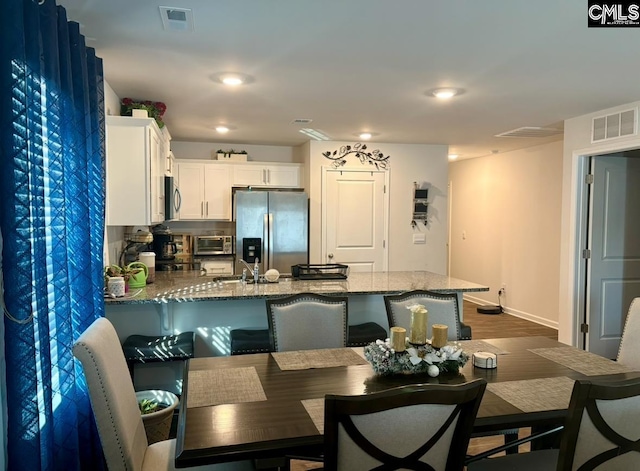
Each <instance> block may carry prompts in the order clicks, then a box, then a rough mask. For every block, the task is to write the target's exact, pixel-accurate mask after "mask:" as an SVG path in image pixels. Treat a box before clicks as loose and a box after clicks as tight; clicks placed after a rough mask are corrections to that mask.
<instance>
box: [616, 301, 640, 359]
mask: <svg viewBox="0 0 640 471" xmlns="http://www.w3.org/2000/svg"><path fill="white" fill-rule="evenodd" d="M618 361H619V362H620V363H624V364H625V365H627V366H628V367H630V368H634V369H636V370H638V371H640V298H635V299H634V300H633V301H631V305H630V306H629V312H628V313H627V320H626V321H625V322H624V329H623V330H622V338H621V339H620V348H619V349H618Z"/></svg>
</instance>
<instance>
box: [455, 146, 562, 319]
mask: <svg viewBox="0 0 640 471" xmlns="http://www.w3.org/2000/svg"><path fill="white" fill-rule="evenodd" d="M449 180H450V182H451V190H452V191H451V195H452V196H451V276H453V277H456V278H461V279H463V280H469V281H474V282H476V283H481V284H484V285H488V286H489V287H490V288H491V291H489V292H488V293H474V294H473V295H472V296H468V298H469V299H470V300H474V301H477V302H479V303H481V304H485V303H490V304H496V303H497V301H498V297H497V292H498V289H500V287H501V286H502V284H503V283H505V284H506V290H505V292H506V295H505V296H504V297H503V299H502V301H503V306H505V308H506V309H505V310H506V312H509V313H511V314H514V315H517V316H519V317H523V318H525V319H529V320H532V321H535V322H539V323H541V324H544V325H547V326H550V327H556V328H557V326H558V296H559V287H558V286H559V261H558V260H559V254H560V209H561V208H560V205H559V201H560V199H561V194H562V142H553V143H550V144H544V145H540V146H536V147H531V148H528V149H524V150H519V151H513V152H508V153H504V154H497V155H491V156H488V157H481V158H477V159H469V160H462V161H459V162H453V163H451V164H450V166H449Z"/></svg>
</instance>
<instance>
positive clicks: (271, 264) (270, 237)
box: [269, 213, 274, 268]
mask: <svg viewBox="0 0 640 471" xmlns="http://www.w3.org/2000/svg"><path fill="white" fill-rule="evenodd" d="M273 265H274V262H273V213H269V268H271V267H272V266H273Z"/></svg>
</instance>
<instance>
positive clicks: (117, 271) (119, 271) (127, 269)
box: [104, 264, 143, 292]
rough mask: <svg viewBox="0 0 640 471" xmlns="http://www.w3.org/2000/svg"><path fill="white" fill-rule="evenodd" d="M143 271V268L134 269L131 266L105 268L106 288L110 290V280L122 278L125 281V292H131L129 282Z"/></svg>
mask: <svg viewBox="0 0 640 471" xmlns="http://www.w3.org/2000/svg"><path fill="white" fill-rule="evenodd" d="M141 271H143V268H141V267H132V266H130V264H129V265H124V266H122V267H121V266H119V265H109V266H107V267H105V268H104V286H105V288H108V286H109V278H115V277H122V278H123V279H124V290H125V292H127V291H129V280H130V279H131V277H132V276H133V275H136V274H138V273H140V272H141Z"/></svg>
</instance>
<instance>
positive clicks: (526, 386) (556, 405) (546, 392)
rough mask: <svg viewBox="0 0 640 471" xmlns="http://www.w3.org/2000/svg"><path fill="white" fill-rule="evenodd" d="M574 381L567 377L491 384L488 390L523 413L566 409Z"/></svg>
mask: <svg viewBox="0 0 640 471" xmlns="http://www.w3.org/2000/svg"><path fill="white" fill-rule="evenodd" d="M573 383H574V381H573V380H572V379H570V378H567V377H566V376H559V377H557V378H540V379H527V380H523V381H506V382H504V383H489V384H488V385H487V389H488V390H489V391H491V392H492V393H494V394H495V395H496V396H500V397H501V398H502V399H504V400H505V401H507V402H508V403H510V404H512V405H514V406H515V407H517V408H518V409H520V410H522V411H523V412H538V411H543V410H557V409H566V408H567V407H569V400H570V399H571V391H573Z"/></svg>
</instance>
